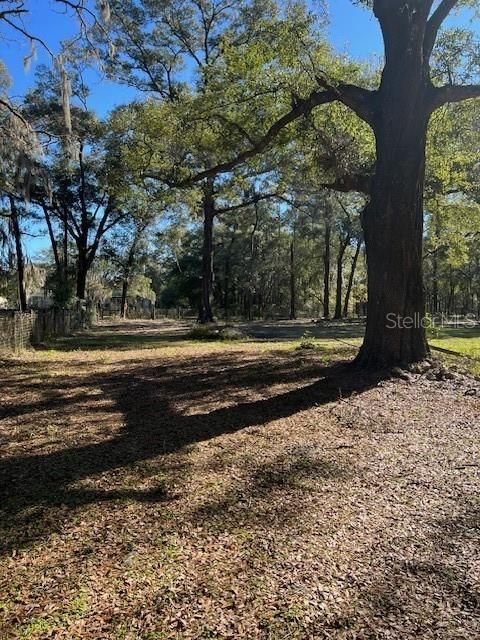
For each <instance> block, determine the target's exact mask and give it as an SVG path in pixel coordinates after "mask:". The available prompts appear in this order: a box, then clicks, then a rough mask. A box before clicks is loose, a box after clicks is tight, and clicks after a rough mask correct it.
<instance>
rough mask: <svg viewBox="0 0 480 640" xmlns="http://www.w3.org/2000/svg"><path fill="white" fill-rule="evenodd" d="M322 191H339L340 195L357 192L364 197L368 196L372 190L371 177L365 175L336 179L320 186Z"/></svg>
mask: <svg viewBox="0 0 480 640" xmlns="http://www.w3.org/2000/svg"><path fill="white" fill-rule="evenodd" d="M321 186H322V187H323V188H324V189H331V190H332V191H339V192H341V193H349V192H351V191H357V192H358V193H363V194H364V195H367V196H368V195H370V190H371V188H372V177H371V176H369V175H366V174H352V175H346V176H342V177H340V178H337V179H336V180H334V181H333V182H327V183H324V184H322V185H321Z"/></svg>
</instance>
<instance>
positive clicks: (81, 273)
mask: <svg viewBox="0 0 480 640" xmlns="http://www.w3.org/2000/svg"><path fill="white" fill-rule="evenodd" d="M87 273H88V259H87V256H86V255H85V253H84V251H83V250H82V249H80V250H79V252H78V261H77V298H78V299H79V300H85V295H86V289H87Z"/></svg>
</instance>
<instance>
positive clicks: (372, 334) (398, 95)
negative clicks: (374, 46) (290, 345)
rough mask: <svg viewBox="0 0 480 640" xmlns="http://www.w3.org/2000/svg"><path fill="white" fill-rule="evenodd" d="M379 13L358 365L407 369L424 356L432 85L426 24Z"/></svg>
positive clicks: (410, 14)
mask: <svg viewBox="0 0 480 640" xmlns="http://www.w3.org/2000/svg"><path fill="white" fill-rule="evenodd" d="M377 6H378V7H380V3H379V4H378V5H377ZM385 7H387V5H385ZM378 11H379V12H380V9H379V10H378ZM383 11H384V12H385V15H381V14H380V13H379V15H377V17H379V20H380V22H381V26H382V30H383V34H384V40H385V54H386V62H385V67H384V70H383V75H382V82H381V86H380V89H379V92H378V96H377V105H376V107H377V108H376V111H375V119H374V122H373V129H374V132H375V138H376V151H377V163H376V174H375V177H374V179H373V181H372V188H371V196H370V202H369V204H368V205H367V207H366V208H365V211H364V213H363V217H362V225H363V230H364V235H365V245H366V251H367V265H368V315H367V327H366V333H365V340H364V343H363V346H362V348H361V350H360V353H359V355H358V357H357V362H358V363H359V364H360V365H362V366H366V367H373V368H383V367H390V366H396V365H400V366H401V365H406V364H409V363H414V362H418V361H422V360H425V359H426V358H427V357H428V355H429V347H428V344H427V340H426V331H425V323H424V317H425V294H424V286H423V261H422V251H423V215H424V209H423V191H424V183H425V147H426V135H427V126H428V120H429V116H430V112H431V108H430V104H429V91H428V88H429V86H430V84H429V82H430V81H429V78H428V75H427V71H426V69H425V66H424V62H423V32H424V28H425V24H424V17H423V16H422V14H421V12H420V11H415V10H414V9H411V8H410V9H409V8H408V5H405V6H403V3H398V5H397V8H396V9H391V8H390V9H388V8H384V9H383ZM422 20H423V22H422ZM422 29H423V31H422Z"/></svg>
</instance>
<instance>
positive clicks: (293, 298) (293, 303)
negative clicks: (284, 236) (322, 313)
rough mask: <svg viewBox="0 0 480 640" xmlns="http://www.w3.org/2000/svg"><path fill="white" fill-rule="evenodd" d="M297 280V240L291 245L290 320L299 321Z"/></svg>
mask: <svg viewBox="0 0 480 640" xmlns="http://www.w3.org/2000/svg"><path fill="white" fill-rule="evenodd" d="M296 289H297V287H296V280H295V240H294V239H293V238H292V241H291V243H290V320H296V319H297V291H296Z"/></svg>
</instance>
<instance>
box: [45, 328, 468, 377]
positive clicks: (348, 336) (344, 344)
mask: <svg viewBox="0 0 480 640" xmlns="http://www.w3.org/2000/svg"><path fill="white" fill-rule="evenodd" d="M243 326H245V325H243ZM152 328H153V329H154V327H152ZM363 331H364V327H363V325H361V324H359V323H351V324H349V323H345V322H343V323H333V322H332V323H325V324H312V325H311V326H307V325H298V327H295V326H294V325H292V326H291V327H287V328H286V329H285V327H280V328H279V330H278V331H277V330H276V328H275V324H274V323H272V324H271V325H268V326H267V325H265V328H262V329H261V330H260V333H258V327H257V328H255V329H254V330H253V332H252V333H253V335H251V337H248V336H246V338H245V341H248V342H258V344H259V349H260V350H262V351H264V350H266V351H268V350H269V349H271V348H272V345H273V344H275V346H276V348H279V347H280V345H281V348H282V349H285V350H289V349H298V350H301V351H302V350H303V351H308V350H310V351H313V352H315V353H317V354H318V355H322V354H324V356H325V358H326V359H328V358H331V357H333V358H335V357H336V356H337V355H338V356H340V357H346V358H348V357H350V356H351V355H353V354H354V353H355V350H356V349H357V348H358V347H359V346H360V344H361V341H362V335H363ZM239 342H240V343H241V342H242V340H239V339H238V336H235V339H234V340H233V339H232V340H224V341H220V342H219V343H211V344H210V346H211V348H212V349H214V350H218V349H224V348H228V347H229V346H230V345H231V344H239ZM429 342H430V345H431V346H432V347H433V350H434V355H435V356H436V357H439V358H440V359H442V360H444V361H445V362H446V363H447V364H458V365H460V366H462V367H464V368H466V369H468V370H469V371H470V372H472V373H475V374H479V373H480V327H457V328H441V329H440V330H439V332H438V334H436V335H432V336H431V337H430V340H429ZM199 346H203V347H204V346H205V340H204V339H194V336H192V335H190V334H188V332H187V331H185V332H181V331H175V329H174V326H173V325H172V331H170V330H168V331H166V332H165V331H160V332H158V333H154V332H152V333H148V332H139V333H135V332H131V331H130V332H129V331H128V330H125V331H111V330H109V329H108V328H106V327H105V328H104V327H97V328H95V329H93V330H92V331H91V332H89V333H83V334H79V335H76V336H73V337H68V338H60V339H58V340H56V341H55V342H52V343H50V344H49V345H48V348H49V349H50V350H51V351H50V353H52V355H53V354H55V352H59V351H64V352H70V351H133V350H138V349H140V350H154V349H165V348H171V347H175V348H181V349H183V348H191V347H199ZM447 352H450V353H447Z"/></svg>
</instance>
